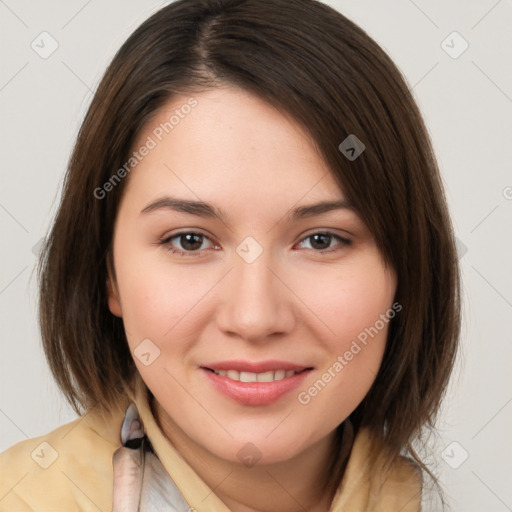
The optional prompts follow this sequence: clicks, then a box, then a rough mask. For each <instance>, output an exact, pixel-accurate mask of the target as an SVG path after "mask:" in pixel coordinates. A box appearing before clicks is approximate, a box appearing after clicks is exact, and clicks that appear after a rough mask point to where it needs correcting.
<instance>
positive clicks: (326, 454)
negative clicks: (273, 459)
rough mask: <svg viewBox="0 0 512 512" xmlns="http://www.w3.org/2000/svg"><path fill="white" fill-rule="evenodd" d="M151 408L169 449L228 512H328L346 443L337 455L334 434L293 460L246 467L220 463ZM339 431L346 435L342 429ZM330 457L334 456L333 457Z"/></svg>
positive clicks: (160, 411) (157, 408)
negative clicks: (173, 451)
mask: <svg viewBox="0 0 512 512" xmlns="http://www.w3.org/2000/svg"><path fill="white" fill-rule="evenodd" d="M151 408H152V409H153V414H154V416H155V419H156V422H157V423H158V425H159V426H160V428H161V430H162V431H163V432H164V434H165V436H166V437H167V438H168V439H169V441H170V442H171V443H172V445H173V446H174V447H175V448H176V449H177V450H178V451H179V453H180V455H181V456H182V457H183V458H184V459H185V461H186V462H187V463H188V464H189V466H191V467H192V468H193V469H194V471H195V472H196V473H197V474H198V475H199V476H200V477H201V478H202V480H203V481H204V482H205V483H206V484H207V485H208V486H209V487H210V488H211V489H213V490H214V492H215V494H216V496H217V497H218V498H219V499H220V500H221V501H223V502H224V504H225V505H226V506H227V507H228V508H229V509H230V510H231V511H232V512H255V511H258V512H291V511H294V512H295V511H297V512H305V511H308V512H327V511H328V510H329V509H330V505H331V502H332V500H333V497H334V494H335V492H336V490H337V487H338V485H339V483H340V481H341V477H342V475H343V472H344V468H345V465H346V459H347V458H348V451H347V449H346V448H347V446H346V444H347V443H343V445H344V448H345V449H343V450H341V451H340V447H341V440H340V436H339V435H338V436H337V433H336V432H332V433H331V434H330V435H329V436H327V437H326V438H323V439H322V440H320V441H319V442H318V443H316V444H315V445H313V446H310V447H308V448H307V449H306V450H304V451H303V452H301V453H300V454H299V455H297V456H296V457H294V458H293V459H289V460H286V461H283V462H280V463H275V464H268V465H263V464H261V465H260V464H256V465H255V466H252V467H246V466H244V465H243V464H234V463H232V462H230V461H227V460H224V459H221V458H219V457H217V456H215V455H213V454H212V453H210V452H208V451H206V450H205V449H204V448H202V447H201V446H199V445H198V444H197V443H195V442H194V441H193V440H192V439H190V438H189V437H188V436H187V435H186V434H185V433H184V432H183V431H182V430H181V429H180V428H179V427H178V426H177V425H176V424H175V423H174V422H173V421H172V420H171V419H170V418H169V417H168V415H167V414H166V413H165V411H164V410H163V409H162V408H161V406H160V404H159V403H158V402H157V401H156V400H155V401H154V402H153V403H152V404H151ZM342 430H343V431H344V432H343V433H345V431H346V429H343V428H342ZM344 437H345V436H344ZM349 437H350V436H349ZM348 441H350V439H348ZM334 454H337V455H336V456H335V457H333V455H334ZM338 455H341V457H342V458H343V460H340V457H339V456H338ZM333 461H335V462H334V463H333Z"/></svg>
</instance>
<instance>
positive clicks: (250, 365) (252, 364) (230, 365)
mask: <svg viewBox="0 0 512 512" xmlns="http://www.w3.org/2000/svg"><path fill="white" fill-rule="evenodd" d="M201 367H202V368H208V369H210V370H216V371H218V370H226V371H227V370H237V371H239V372H251V373H263V372H271V371H272V372H275V371H277V370H287V371H288V370H294V371H296V372H300V371H302V370H306V369H309V368H311V366H307V365H301V364H295V363H292V362H290V361H220V362H218V363H209V364H204V365H201Z"/></svg>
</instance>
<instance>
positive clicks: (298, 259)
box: [109, 86, 396, 512]
mask: <svg viewBox="0 0 512 512" xmlns="http://www.w3.org/2000/svg"><path fill="white" fill-rule="evenodd" d="M194 98H196V100H197V101H198V105H197V106H196V107H195V108H193V109H192V110H191V112H190V113H189V114H188V115H186V116H184V118H183V119H180V121H179V124H177V125H176V126H175V127H174V129H173V130H172V132H170V133H169V134H168V135H165V136H164V137H163V138H162V140H161V141H159V142H158V144H157V146H156V147H155V148H154V149H152V150H151V151H150V152H149V154H148V155H147V156H145V157H144V158H143V160H142V161H141V162H140V163H139V164H138V165H137V166H136V167H135V168H134V169H133V170H132V171H131V173H130V175H129V177H128V178H127V179H128V182H127V184H126V185H127V186H126V189H125V191H124V195H123V198H122V201H121V204H120V208H119V211H118V216H117V219H116V224H115V230H114V240H113V262H114V273H111V279H110V281H109V307H110V310H111V312H112V313H113V314H114V315H117V316H120V317H122V318H123V321H124V324H125V328H126V332H127V337H128V343H129V345H130V349H131V351H132V353H133V351H134V350H135V349H136V347H137V346H138V345H139V344H140V343H141V342H142V340H145V339H148V338H149V339H150V340H151V341H152V342H153V343H154V344H155V345H156V346H158V348H159V350H160V356H159V357H157V358H156V359H155V360H154V362H153V363H152V364H150V365H149V366H145V365H144V364H142V362H141V361H139V359H138V358H137V357H134V360H135V363H136V365H137V368H138V370H139V372H140V374H141V376H142V378H143V380H144V381H145V383H146V384H147V386H148V387H149V389H150V390H151V391H152V393H153V395H154V396H155V400H156V402H155V405H154V408H155V416H156V418H157V422H158V423H159V425H160V427H161V428H162V430H163V432H164V434H165V435H166V436H167V437H168V439H169V440H170V441H171V442H172V443H173V445H174V446H175V447H176V448H177V449H178V450H179V451H180V453H181V454H182V456H183V457H184V458H185V460H186V461H187V462H188V463H189V464H190V465H191V466H192V467H193V468H194V469H195V471H196V472H197V473H198V474H199V475H200V476H201V477H202V479H203V480H204V481H205V482H206V483H207V484H208V485H210V486H211V487H212V488H215V493H216V494H217V495H218V496H219V498H220V499H221V500H222V501H223V502H224V503H225V504H226V505H227V506H228V507H229V508H230V509H231V510H232V511H234V512H249V511H256V510H257V511H260V512H261V511H272V512H279V511H283V512H284V511H287V512H289V511H291V510H304V509H306V510H311V511H325V510H328V509H329V505H330V502H331V500H332V494H331V493H329V495H325V494H324V493H322V491H321V486H322V485H323V484H324V483H325V482H326V479H327V478H328V476H329V475H327V474H326V471H327V465H328V461H329V457H330V454H331V451H332V443H333V440H334V430H335V428H336V427H337V426H338V425H339V424H340V423H342V422H343V421H344V420H345V418H346V417H347V416H348V415H349V414H350V413H351V412H352V411H353V410H354V409H355V408H356V407H357V405H358V404H359V403H360V402H361V401H362V399H363V398H364V396H365V395H366V393H367V392H368V390H369V389H370V387H371V385H372V383H373V381H374V379H375V376H376V374H377V372H378V369H379V366H380V364H381V361H382V356H383V353H384V349H385V343H386V335H387V324H386V326H385V328H383V329H382V330H381V331H380V332H379V334H378V335H377V336H375V337H374V338H373V339H371V340H370V342H369V343H368V344H367V345H366V346H365V347H364V348H363V349H362V350H361V351H360V352H359V353H358V354H357V355H355V356H354V357H353V359H352V360H351V361H350V362H349V363H348V364H347V365H346V366H345V367H344V368H343V370H342V371H341V372H339V373H337V374H336V377H335V378H333V379H332V380H331V382H329V383H328V385H326V386H325V388H324V389H323V390H322V391H321V392H319V393H318V394H317V396H315V397H313V398H311V401H310V402H309V403H308V404H307V405H302V404H301V403H299V401H298V399H297V395H298V393H299V392H300V391H305V390H306V391H307V389H308V388H309V387H310V386H312V385H313V384H314V382H315V381H317V380H318V379H319V378H320V377H321V375H322V374H323V373H324V372H325V371H326V370H327V369H328V368H329V367H332V365H333V363H334V362H335V361H336V360H337V357H338V356H339V355H342V354H344V353H345V351H347V350H348V349H349V347H350V345H351V343H352V341H353V340H355V339H356V338H357V335H358V334H359V333H360V332H362V331H363V330H364V329H365V328H367V327H370V326H373V325H374V324H375V322H376V320H378V319H379V317H380V315H381V314H384V313H385V312H386V310H388V309H389V308H390V307H391V306H392V303H393V297H394V294H395V290H396V276H395V274H394V272H393V270H392V269H389V268H387V267H386V265H385V264H384V262H383V260H382V257H381V254H380V252H379V250H378V248H377V246H376V244H375V241H374V238H373V236H372V234H371V233H370V231H369V230H368V228H367V227H366V226H365V224H364V223H363V222H362V220H361V219H360V218H359V216H358V215H357V213H356V212H355V211H354V210H353V209H350V208H343V209H337V210H333V211H329V212H327V213H321V214H318V215H315V216H312V217H309V218H304V219H298V220H294V221H288V220H287V217H286V216H287V214H288V213H289V211H290V210H291V209H294V208H297V207H298V206H305V205H311V204H315V203H317V202H322V201H338V200H343V199H344V196H343V191H342V190H340V188H339V186H338V185H337V183H336V182H335V180H334V178H333V176H332V175H331V173H330V170H329V169H328V167H327V166H326V164H325V162H324V161H323V159H322V158H321V156H320V155H319V154H318V153H317V151H316V150H315V148H314V145H313V144H312V143H311V141H310V140H309V138H308V136H307V134H306V132H305V131H304V130H303V129H302V128H301V127H300V126H299V125H298V124H297V123H296V122H294V121H293V120H292V119H291V118H289V117H288V116H285V115H283V114H282V113H280V112H279V111H277V110H276V109H274V108H273V107H272V106H270V105H269V104H268V103H266V102H264V101H262V100H261V99H258V98H257V97H255V96H253V95H251V94H250V93H248V92H245V91H243V90H240V89H238V88H235V87H231V86H225V87H219V88H215V89H210V90H207V91H204V92H201V93H197V94H194ZM187 99H188V97H185V96H174V97H173V98H172V100H171V101H170V102H169V103H168V104H166V105H165V107H164V108H162V109H161V110H160V111H158V112H157V113H156V115H155V116H154V118H152V119H151V120H150V121H149V122H148V123H147V124H146V126H145V127H144V128H143V129H142V130H141V131H140V133H139V134H138V138H137V141H136V143H135V144H134V148H139V147H140V146H141V145H142V144H144V142H145V141H146V140H147V137H148V136H152V137H153V138H155V137H154V135H152V133H153V130H154V129H155V127H158V125H159V124H160V123H163V122H165V121H167V120H168V119H169V117H170V115H172V111H173V110H174V109H176V108H179V107H180V106H181V105H183V104H184V103H185V102H186V101H187ZM166 195H169V196H171V195H172V196H174V197H179V198H183V199H188V200H199V199H200V200H202V201H205V202H208V203H211V204H212V205H214V206H215V207H216V208H218V209H221V210H222V211H223V212H224V213H225V218H224V221H221V220H218V219H214V218H206V217H201V216H198V215H193V214H190V213H184V212H177V211H174V210H172V209H170V208H159V209H155V210H153V211H151V212H146V213H141V212H142V210H144V208H145V207H146V206H147V205H149V204H150V203H152V202H153V201H155V200H157V199H159V198H162V197H163V196H166ZM326 230H327V231H329V232H331V233H332V234H333V235H338V236H340V237H343V238H347V239H349V240H350V241H351V242H350V244H344V243H343V242H341V241H340V240H339V239H337V238H336V236H333V237H332V238H329V237H324V238H323V239H322V238H321V239H320V241H319V242H318V241H317V243H316V245H315V240H313V239H312V238H310V237H311V235H314V234H315V233H318V232H322V231H326ZM177 232H192V233H194V232H195V233H199V234H202V235H204V238H202V239H201V238H199V240H198V242H197V243H196V247H199V248H200V249H202V250H203V251H202V253H200V254H199V255H198V256H197V255H196V256H194V255H193V252H194V251H195V252H196V253H197V252H198V250H197V249H194V248H192V249H190V247H191V246H190V245H186V243H187V240H186V239H185V240H184V239H183V237H182V238H180V237H175V238H172V239H171V240H170V241H169V238H170V237H171V235H175V234H176V233H177ZM247 236H251V237H253V238H254V239H255V240H256V241H257V242H258V244H259V245H260V246H261V247H262V249H263V252H262V253H261V254H260V255H259V257H258V258H257V259H256V260H255V261H253V262H252V263H247V262H246V261H245V260H244V259H242V258H241V257H240V256H239V254H238V253H237V252H236V248H237V246H238V245H239V244H240V243H241V242H242V241H243V240H244V239H245V238H246V237H247ZM308 237H309V238H308ZM162 240H164V241H165V240H167V242H166V243H162ZM326 248H327V249H332V248H334V249H335V250H334V251H331V252H328V253H326V252H325V250H326ZM172 249H174V250H176V251H180V250H181V251H185V250H186V249H189V250H188V254H189V255H188V256H187V255H182V254H176V253H173V252H172ZM185 252H186V251H185ZM190 254H192V255H190ZM114 275H115V279H114V277H113V276H114ZM234 359H241V360H249V361H262V360H269V359H274V360H284V361H291V362H293V363H298V364H302V365H304V366H308V367H313V370H312V371H311V372H310V373H309V375H307V377H306V380H305V381H304V382H303V383H302V384H301V385H300V387H299V388H298V389H296V390H294V391H291V392H289V393H287V394H285V395H284V396H283V397H281V398H280V399H279V400H278V401H277V402H275V403H272V404H270V405H265V406H250V405H242V404H239V403H237V402H235V401H234V400H232V399H231V398H229V397H226V396H225V395H224V394H222V393H220V392H219V391H218V390H217V389H215V388H214V387H213V386H212V385H211V383H210V382H209V379H207V378H206V377H205V373H204V370H201V369H200V366H201V364H205V363H207V362H212V361H216V362H218V361H224V360H234ZM190 395H192V397H193V399H192V398H191V396H190ZM248 442H251V443H253V444H254V445H255V446H256V447H257V449H258V450H259V452H260V453H261V459H260V460H259V461H258V463H257V464H256V465H255V466H253V467H250V468H248V467H246V466H244V465H243V464H242V463H241V461H240V460H239V458H238V457H237V452H238V451H239V450H240V449H241V448H242V447H244V446H245V445H246V443H248ZM219 482H222V483H220V485H219ZM292 497H293V498H292Z"/></svg>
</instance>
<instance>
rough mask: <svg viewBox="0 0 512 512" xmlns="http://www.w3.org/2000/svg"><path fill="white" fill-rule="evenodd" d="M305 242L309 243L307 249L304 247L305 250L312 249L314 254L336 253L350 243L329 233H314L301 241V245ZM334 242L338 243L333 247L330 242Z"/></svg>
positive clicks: (346, 239)
mask: <svg viewBox="0 0 512 512" xmlns="http://www.w3.org/2000/svg"><path fill="white" fill-rule="evenodd" d="M307 240H309V241H310V242H309V247H306V249H312V250H314V251H316V252H331V251H336V250H338V249H340V248H341V247H343V246H345V245H349V244H350V242H351V241H350V240H349V239H348V238H342V237H341V236H339V235H335V234H334V233H329V232H325V233H323V232H321V233H314V234H312V235H309V236H307V237H305V238H303V239H302V241H301V244H302V243H304V242H305V241H307ZM336 240H337V241H338V244H337V245H334V247H333V246H332V245H331V242H333V241H336ZM338 246H339V247H338Z"/></svg>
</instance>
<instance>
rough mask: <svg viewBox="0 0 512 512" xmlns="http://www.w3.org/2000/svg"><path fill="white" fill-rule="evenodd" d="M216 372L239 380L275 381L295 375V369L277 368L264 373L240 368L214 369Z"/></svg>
mask: <svg viewBox="0 0 512 512" xmlns="http://www.w3.org/2000/svg"><path fill="white" fill-rule="evenodd" d="M212 371H213V372H214V373H215V374H217V375H220V376H222V377H227V378H228V379H231V380H236V381H238V382H273V381H275V380H282V379H284V378H286V377H291V376H292V375H295V374H296V373H298V372H296V371H295V370H277V371H275V372H273V371H269V372H262V373H253V372H239V371H238V370H212Z"/></svg>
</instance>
